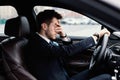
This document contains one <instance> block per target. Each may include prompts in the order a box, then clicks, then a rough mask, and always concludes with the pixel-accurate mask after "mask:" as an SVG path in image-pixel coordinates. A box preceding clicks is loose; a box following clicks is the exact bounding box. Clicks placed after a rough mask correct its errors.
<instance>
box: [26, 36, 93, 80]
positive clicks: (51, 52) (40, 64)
mask: <svg viewBox="0 0 120 80" xmlns="http://www.w3.org/2000/svg"><path fill="white" fill-rule="evenodd" d="M93 45H95V43H94V40H93V38H92V37H89V38H87V39H85V40H82V41H80V42H79V43H76V44H70V45H68V46H50V45H49V44H48V43H47V42H46V41H45V40H44V39H42V38H41V37H40V36H39V35H38V34H34V35H32V36H31V37H30V40H29V43H28V47H27V48H28V52H26V54H25V59H26V63H27V66H28V69H29V71H30V72H31V73H32V74H33V75H34V76H35V77H36V78H37V79H38V80H69V77H68V76H67V75H66V72H65V71H64V67H63V65H62V62H61V58H62V57H65V56H72V55H73V54H76V53H80V52H81V51H83V50H85V49H87V48H89V47H92V46H93Z"/></svg>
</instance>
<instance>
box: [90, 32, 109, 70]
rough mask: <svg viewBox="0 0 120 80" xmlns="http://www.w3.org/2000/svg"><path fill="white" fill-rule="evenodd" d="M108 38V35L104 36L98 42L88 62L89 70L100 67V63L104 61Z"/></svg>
mask: <svg viewBox="0 0 120 80" xmlns="http://www.w3.org/2000/svg"><path fill="white" fill-rule="evenodd" d="M108 38H109V36H108V34H104V36H103V37H102V38H101V40H100V41H99V42H98V46H97V47H96V49H95V50H94V52H93V55H92V57H91V60H90V65H89V70H92V69H94V68H96V66H98V65H100V63H101V62H102V61H104V60H105V58H106V55H107V53H106V52H105V51H106V47H107V43H108Z"/></svg>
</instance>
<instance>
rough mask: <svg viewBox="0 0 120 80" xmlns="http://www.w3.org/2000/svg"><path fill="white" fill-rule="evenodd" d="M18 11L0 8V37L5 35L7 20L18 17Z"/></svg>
mask: <svg viewBox="0 0 120 80" xmlns="http://www.w3.org/2000/svg"><path fill="white" fill-rule="evenodd" d="M17 16H18V14H17V11H16V9H15V8H14V7H12V6H0V35H5V34H4V27H5V23H6V20H7V19H10V18H14V17H17Z"/></svg>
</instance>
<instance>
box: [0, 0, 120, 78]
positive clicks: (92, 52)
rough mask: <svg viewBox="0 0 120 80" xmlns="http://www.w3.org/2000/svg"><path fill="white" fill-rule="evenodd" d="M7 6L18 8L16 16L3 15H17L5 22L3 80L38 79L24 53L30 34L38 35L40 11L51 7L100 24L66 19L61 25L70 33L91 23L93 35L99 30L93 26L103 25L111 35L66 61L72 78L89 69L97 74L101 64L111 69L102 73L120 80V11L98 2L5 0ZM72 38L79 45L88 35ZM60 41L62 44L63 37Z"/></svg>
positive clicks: (0, 55) (0, 49) (0, 53)
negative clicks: (37, 18) (38, 15)
mask: <svg viewBox="0 0 120 80" xmlns="http://www.w3.org/2000/svg"><path fill="white" fill-rule="evenodd" d="M73 3H74V4H73ZM5 6H11V7H13V8H15V10H16V11H15V12H16V13H12V12H10V11H8V10H6V11H7V12H4V13H3V14H5V13H8V12H9V14H10V13H11V14H14V15H15V16H14V17H10V18H8V17H9V16H8V17H7V19H6V21H5V23H4V24H5V25H4V31H3V33H4V35H1V34H0V80H37V79H36V78H35V77H34V76H33V75H32V74H31V73H30V72H29V70H28V69H27V65H26V64H25V63H24V56H23V54H25V52H24V51H25V49H26V44H27V43H28V41H29V35H30V34H32V33H34V32H36V29H37V28H36V26H37V25H36V15H37V12H40V11H42V10H44V9H50V8H48V7H54V9H55V10H57V8H62V9H68V10H71V11H74V12H77V13H78V14H81V15H84V16H86V17H88V18H90V19H92V20H94V21H96V22H97V24H96V23H93V24H92V23H90V22H89V23H87V24H86V23H85V22H81V24H79V23H77V22H76V21H78V20H79V19H75V20H74V19H73V18H72V19H71V18H69V19H68V20H67V21H69V20H70V21H71V20H73V21H71V22H70V21H69V22H66V21H65V20H62V21H61V24H63V26H66V24H67V27H68V28H66V29H69V30H68V32H77V30H74V29H73V30H74V31H70V30H71V29H70V27H71V26H74V24H77V27H79V26H81V25H83V26H82V27H80V28H83V30H84V27H86V25H88V24H90V25H88V26H87V27H88V30H91V32H92V33H93V32H96V30H97V29H93V28H92V27H93V26H95V27H96V25H97V26H99V29H103V28H107V29H108V30H109V31H110V32H111V35H110V37H108V36H106V35H105V36H104V37H103V38H102V39H101V40H100V41H99V44H98V45H97V46H94V47H91V48H89V49H88V50H85V51H83V52H82V54H76V55H74V56H71V57H67V58H66V60H65V68H66V69H67V72H68V74H69V76H72V75H75V74H77V73H79V72H81V71H83V70H85V69H87V68H89V69H90V70H91V73H92V72H96V73H97V71H96V70H95V68H96V67H97V66H99V65H101V64H105V66H107V69H106V68H105V69H104V70H103V71H101V72H102V73H104V72H108V73H110V74H111V75H112V79H113V80H119V79H120V27H119V26H120V24H119V21H120V10H119V9H118V8H115V7H113V6H111V5H109V4H107V3H104V2H102V1H94V0H91V1H89V0H77V1H76V2H75V1H74V0H70V1H69V0H39V1H38V0H36V1H35V0H30V1H27V3H26V2H24V1H23V0H16V1H15V0H10V1H9V0H1V2H0V7H5ZM36 6H47V7H45V8H39V7H38V9H37V8H35V7H36ZM55 7H57V8H55ZM39 10H40V11H39ZM58 11H60V10H58ZM61 12H62V11H61ZM67 13H68V12H65V13H64V14H67ZM1 14H2V11H1V9H0V19H1ZM62 14H63V13H62ZM67 15H68V14H67ZM70 16H71V15H70ZM77 17H78V16H77ZM74 21H75V22H74ZM83 21H84V20H83ZM95 27H94V28H95ZM78 30H80V29H78ZM88 30H87V31H88ZM78 32H80V31H78ZM92 33H91V34H92ZM68 34H69V33H68ZM71 34H73V33H71ZM80 34H83V33H80ZM80 34H78V35H80ZM75 35H76V34H75ZM68 36H69V37H70V38H71V39H72V40H73V43H77V42H79V41H81V40H83V39H85V38H86V36H84V35H83V36H73V35H68ZM89 36H90V35H89ZM56 41H57V42H58V43H60V44H62V43H61V40H60V38H59V37H58V38H57V40H56ZM101 46H102V47H101ZM27 50H29V49H27ZM108 66H109V68H108Z"/></svg>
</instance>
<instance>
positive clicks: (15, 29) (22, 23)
mask: <svg viewBox="0 0 120 80" xmlns="http://www.w3.org/2000/svg"><path fill="white" fill-rule="evenodd" d="M29 33H30V26H29V22H28V20H27V18H26V17H25V16H18V17H16V18H12V19H9V20H7V21H6V24H5V35H8V36H15V37H21V36H26V35H28V34H29Z"/></svg>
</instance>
